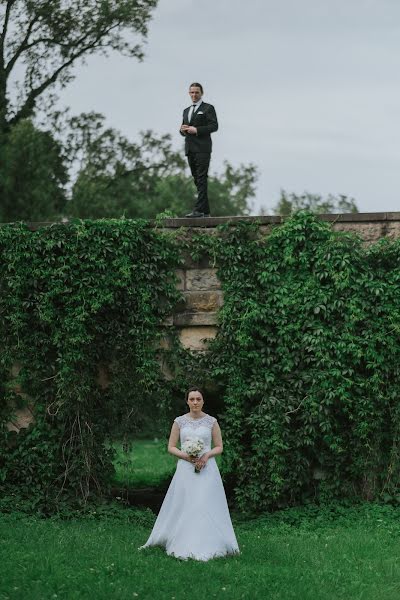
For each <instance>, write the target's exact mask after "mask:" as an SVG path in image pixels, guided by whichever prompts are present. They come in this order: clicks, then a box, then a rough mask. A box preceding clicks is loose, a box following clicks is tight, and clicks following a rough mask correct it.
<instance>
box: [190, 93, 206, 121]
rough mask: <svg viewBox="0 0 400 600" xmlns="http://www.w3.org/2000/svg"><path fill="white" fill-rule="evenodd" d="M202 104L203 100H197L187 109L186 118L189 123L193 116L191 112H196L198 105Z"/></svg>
mask: <svg viewBox="0 0 400 600" xmlns="http://www.w3.org/2000/svg"><path fill="white" fill-rule="evenodd" d="M202 102H203V100H202V99H201V98H200V100H198V101H197V102H195V103H194V106H193V104H192V106H191V107H190V108H189V114H188V118H189V123H190V121H191V120H192V116H193V111H196V110H198V109H199V106H200V104H201V103H202Z"/></svg>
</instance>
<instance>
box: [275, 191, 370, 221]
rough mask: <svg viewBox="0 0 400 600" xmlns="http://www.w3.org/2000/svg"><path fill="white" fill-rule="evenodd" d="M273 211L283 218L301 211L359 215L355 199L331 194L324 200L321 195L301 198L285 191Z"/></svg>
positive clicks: (307, 194)
mask: <svg viewBox="0 0 400 600" xmlns="http://www.w3.org/2000/svg"><path fill="white" fill-rule="evenodd" d="M272 210H273V212H274V214H276V215H282V216H288V215H291V214H292V213H294V212H297V211H299V210H308V211H310V212H312V213H314V214H324V213H325V214H326V213H337V212H338V213H358V208H357V205H356V202H355V200H354V198H349V197H348V196H344V195H342V194H340V195H339V196H334V195H333V194H329V195H328V196H327V197H326V198H323V197H322V196H321V195H320V194H310V193H308V192H305V193H304V194H302V195H301V196H299V195H297V194H293V193H292V194H288V193H287V192H285V190H281V197H280V199H279V201H278V203H277V204H276V206H275V207H274V208H273V209H272Z"/></svg>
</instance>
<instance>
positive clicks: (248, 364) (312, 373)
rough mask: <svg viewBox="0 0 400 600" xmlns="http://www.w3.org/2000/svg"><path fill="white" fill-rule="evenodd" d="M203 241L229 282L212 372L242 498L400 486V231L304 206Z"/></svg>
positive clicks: (264, 504)
mask: <svg viewBox="0 0 400 600" xmlns="http://www.w3.org/2000/svg"><path fill="white" fill-rule="evenodd" d="M198 245H199V247H203V249H204V250H205V249H206V247H207V246H208V251H209V253H210V256H213V257H214V258H213V259H214V260H216V262H217V265H218V274H219V278H220V280H221V281H222V284H223V291H224V306H223V308H222V309H221V311H220V328H219V335H218V337H217V338H216V340H215V341H214V342H213V344H212V346H211V352H212V354H213V369H212V377H213V378H214V380H219V381H220V382H222V383H223V386H224V389H225V392H224V407H225V409H224V417H223V422H224V434H225V439H226V443H225V451H224V455H223V456H224V471H225V474H226V475H227V476H232V475H233V476H234V480H235V486H236V498H237V501H238V503H239V505H240V506H241V507H242V508H243V509H254V510H260V509H261V510H262V509H266V508H270V507H274V506H275V507H277V506H286V505H288V504H295V503H299V502H302V501H305V500H307V499H308V500H309V499H313V500H315V499H318V500H325V499H328V498H329V499H330V498H332V497H343V496H346V497H363V498H367V499H374V498H378V497H385V498H386V499H393V498H396V497H397V498H400V497H399V496H398V494H399V492H400V490H399V483H400V477H399V466H400V465H399V425H400V412H399V411H400V403H399V398H400V309H399V307H400V240H398V241H394V242H390V241H387V240H382V241H380V242H378V243H376V244H375V245H373V246H371V247H369V248H365V247H364V246H363V243H362V240H361V239H359V238H358V237H356V236H355V235H349V234H344V233H338V232H335V231H333V230H332V228H331V226H330V225H329V224H327V223H324V222H321V221H320V220H318V219H317V218H315V217H314V216H312V215H310V214H307V213H299V214H298V215H297V216H295V217H294V218H292V219H290V220H288V221H286V222H285V223H284V224H283V225H281V226H279V227H276V228H275V229H274V230H273V231H272V233H271V234H270V235H269V236H268V237H261V236H260V235H259V234H258V230H257V227H256V226H254V225H252V226H250V227H249V226H248V225H246V224H242V225H240V226H238V227H235V228H233V227H226V226H225V227H224V228H223V229H222V231H221V234H220V236H218V237H215V236H214V237H212V238H211V237H209V238H208V239H207V240H206V239H205V238H203V239H202V240H199V241H198Z"/></svg>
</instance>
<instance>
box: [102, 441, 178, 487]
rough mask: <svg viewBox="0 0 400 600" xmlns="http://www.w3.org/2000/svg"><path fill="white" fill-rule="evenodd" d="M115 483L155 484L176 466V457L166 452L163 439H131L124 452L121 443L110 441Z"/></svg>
mask: <svg viewBox="0 0 400 600" xmlns="http://www.w3.org/2000/svg"><path fill="white" fill-rule="evenodd" d="M112 445H113V447H114V449H115V451H116V455H115V459H114V466H115V478H114V483H115V484H116V485H124V486H126V487H130V488H140V487H151V486H157V485H159V484H160V483H161V482H163V481H165V479H167V478H168V477H170V476H171V475H172V474H173V473H174V470H175V467H176V458H175V457H174V456H172V455H171V454H168V452H167V442H166V441H164V440H159V439H157V438H156V439H153V440H133V441H132V442H131V447H130V449H129V452H127V453H126V452H124V450H123V448H122V443H121V442H119V441H114V442H113V443H112Z"/></svg>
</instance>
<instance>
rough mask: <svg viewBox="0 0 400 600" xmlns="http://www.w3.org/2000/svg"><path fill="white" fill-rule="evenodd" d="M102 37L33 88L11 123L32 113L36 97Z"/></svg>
mask: <svg viewBox="0 0 400 600" xmlns="http://www.w3.org/2000/svg"><path fill="white" fill-rule="evenodd" d="M110 29H111V28H110ZM101 37H102V36H98V37H97V39H96V40H94V41H93V43H92V44H90V45H89V46H84V47H83V48H81V49H80V51H79V52H76V53H75V54H74V55H72V56H71V58H70V59H69V60H68V61H67V62H66V63H64V64H62V65H61V66H60V67H59V68H58V69H56V71H54V73H53V74H52V75H51V77H49V78H48V79H46V80H45V81H44V82H43V83H42V84H41V85H39V86H38V87H37V88H34V89H32V90H31V91H30V92H29V94H28V96H27V98H26V100H25V102H24V105H23V106H22V108H20V110H19V111H18V113H17V114H16V115H15V116H14V117H13V118H12V119H11V120H10V124H11V125H14V124H15V123H17V122H18V121H20V120H21V119H24V118H26V117H29V116H30V115H31V114H32V111H33V109H34V108H35V102H36V98H37V97H38V96H40V95H41V94H43V92H44V91H45V90H46V89H47V88H48V87H49V86H50V85H52V84H53V83H55V82H56V81H57V78H58V76H59V75H60V73H62V71H64V70H65V69H67V68H68V67H70V66H71V65H72V64H73V63H74V62H75V61H76V60H77V59H78V58H80V57H81V56H82V55H83V54H85V53H86V52H87V51H88V50H91V49H93V48H95V47H96V43H97V42H98V41H100V40H101Z"/></svg>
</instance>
